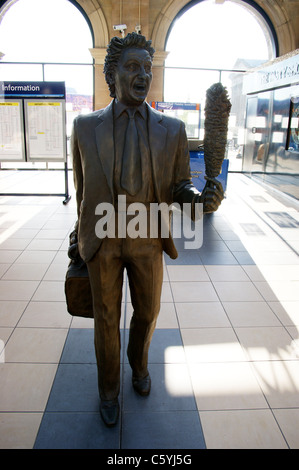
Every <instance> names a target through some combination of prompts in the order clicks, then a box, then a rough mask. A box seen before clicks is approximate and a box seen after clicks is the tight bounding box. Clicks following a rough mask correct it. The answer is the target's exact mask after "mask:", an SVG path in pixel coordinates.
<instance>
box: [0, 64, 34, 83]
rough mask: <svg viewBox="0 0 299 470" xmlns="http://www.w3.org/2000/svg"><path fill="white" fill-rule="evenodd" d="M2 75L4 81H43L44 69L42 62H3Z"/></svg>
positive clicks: (0, 70)
mask: <svg viewBox="0 0 299 470" xmlns="http://www.w3.org/2000/svg"><path fill="white" fill-rule="evenodd" d="M0 77H1V81H3V82H8V81H11V82H21V81H23V82H26V81H30V80H32V81H35V82H38V81H42V79H43V69H42V65H41V64H1V62H0Z"/></svg>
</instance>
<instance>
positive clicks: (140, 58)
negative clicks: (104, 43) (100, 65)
mask: <svg viewBox="0 0 299 470" xmlns="http://www.w3.org/2000/svg"><path fill="white" fill-rule="evenodd" d="M154 52H155V51H154V49H153V48H152V46H151V41H147V40H146V38H145V37H144V36H142V35H141V34H137V33H129V34H128V35H127V36H126V37H124V38H119V37H114V38H112V39H111V41H110V44H109V45H108V48H107V55H106V58H105V64H104V73H105V79H106V82H107V84H108V86H109V91H110V96H112V97H113V98H115V97H116V98H117V99H118V100H119V101H121V102H123V103H124V104H127V105H128V106H130V105H131V106H136V105H138V104H140V103H142V102H143V101H144V100H145V98H146V96H147V94H148V91H149V89H150V85H151V81H152V61H153V57H154Z"/></svg>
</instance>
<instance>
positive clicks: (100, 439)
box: [34, 412, 120, 450]
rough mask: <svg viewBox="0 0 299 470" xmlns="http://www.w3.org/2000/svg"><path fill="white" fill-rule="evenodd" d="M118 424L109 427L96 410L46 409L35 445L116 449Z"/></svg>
mask: <svg viewBox="0 0 299 470" xmlns="http://www.w3.org/2000/svg"><path fill="white" fill-rule="evenodd" d="M119 425H120V424H119V423H118V425H116V426H115V427H113V428H109V429H108V428H107V427H106V426H105V424H104V423H103V421H102V419H101V416H100V413H96V412H83V413H82V412H75V413H72V412H68V413H63V412H59V413H55V412H51V413H48V412H46V413H45V414H44V417H43V420H42V423H41V426H40V429H39V432H38V436H37V439H36V442H35V445H34V449H84V450H85V449H119V440H120V438H119V432H120V431H119Z"/></svg>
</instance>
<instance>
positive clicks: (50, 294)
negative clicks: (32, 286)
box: [32, 281, 65, 302]
mask: <svg viewBox="0 0 299 470" xmlns="http://www.w3.org/2000/svg"><path fill="white" fill-rule="evenodd" d="M32 300H33V301H36V302H51V301H52V302H55V301H56V302H65V293H64V281H41V283H40V284H39V286H38V288H37V290H36V292H35V294H34V296H33V297H32Z"/></svg>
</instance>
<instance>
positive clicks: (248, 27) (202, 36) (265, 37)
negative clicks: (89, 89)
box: [164, 0, 277, 170]
mask: <svg viewBox="0 0 299 470" xmlns="http://www.w3.org/2000/svg"><path fill="white" fill-rule="evenodd" d="M165 50H166V51H168V52H169V55H168V57H167V59H166V61H165V75H164V101H175V102H189V103H190V102H194V103H199V104H200V106H201V119H200V131H199V138H200V139H202V138H203V135H204V105H205V94H206V90H207V89H208V88H209V87H210V86H211V85H212V84H213V83H215V82H218V81H220V82H222V83H223V84H224V85H225V86H226V87H227V89H228V92H229V95H230V98H231V102H232V109H231V116H230V125H229V134H228V141H229V152H228V156H229V159H230V167H231V169H234V170H240V169H241V161H242V151H243V144H244V118H245V105H246V97H245V96H243V95H242V75H243V73H244V72H246V71H248V70H249V69H250V68H252V67H256V66H258V65H261V64H262V63H265V62H267V61H269V60H271V59H273V58H275V57H276V54H277V40H276V37H275V34H274V29H273V28H272V27H271V23H270V22H269V19H268V18H266V16H265V15H262V13H261V11H260V9H257V8H255V7H254V2H250V4H249V2H245V1H241V0H225V1H224V0H218V1H213V2H212V1H210V0H202V1H192V2H190V3H188V4H187V6H186V7H184V8H183V9H182V10H181V11H180V12H179V13H178V14H177V16H176V18H175V20H174V21H173V23H172V25H171V27H170V29H169V32H168V35H167V38H166V42H165Z"/></svg>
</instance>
